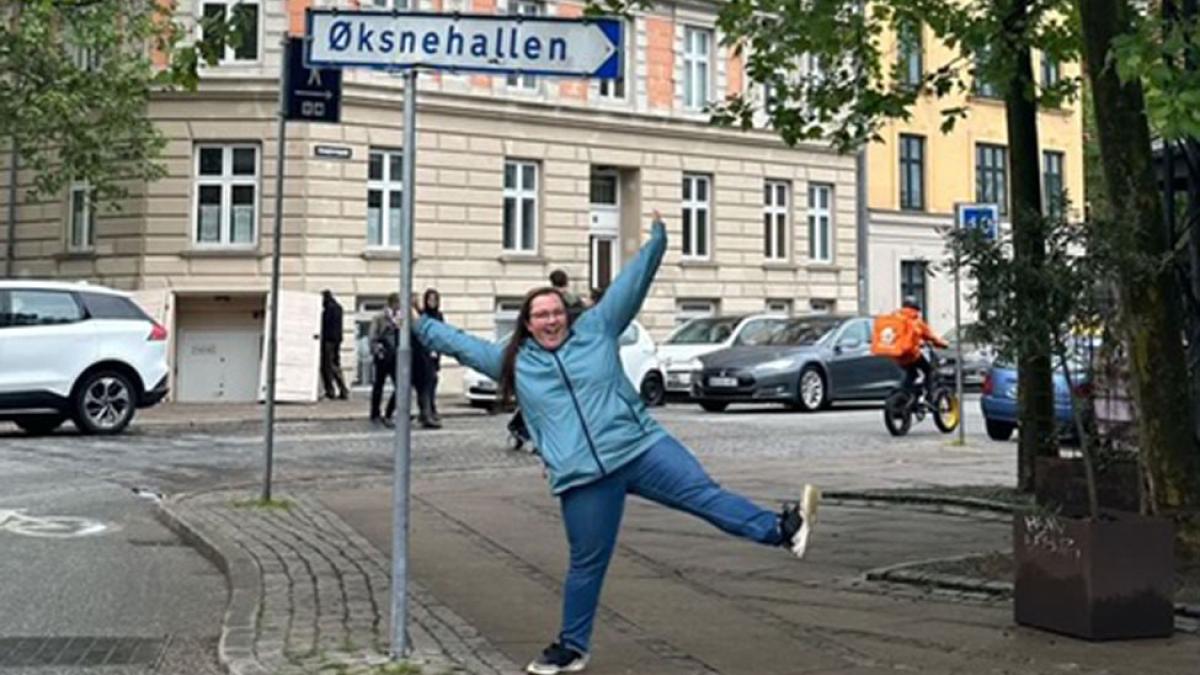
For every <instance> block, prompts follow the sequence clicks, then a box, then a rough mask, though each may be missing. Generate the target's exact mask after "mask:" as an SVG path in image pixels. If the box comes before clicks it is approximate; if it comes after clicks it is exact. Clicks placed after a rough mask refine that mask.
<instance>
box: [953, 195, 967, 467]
mask: <svg viewBox="0 0 1200 675" xmlns="http://www.w3.org/2000/svg"><path fill="white" fill-rule="evenodd" d="M954 227H955V229H958V232H959V233H960V234H961V232H962V207H961V205H955V208H954ZM961 263H962V257H961V256H960V255H959V251H958V250H956V249H955V251H954V335H955V340H954V345H955V351H956V352H958V354H956V356H955V358H954V395H955V396H956V398H958V401H959V444H960V446H965V444H966V443H967V431H966V425H967V416H966V410H967V407H966V405H965V402H964V401H962V283H961V276H962V273H961V271H960V267H959V265H960V264H961Z"/></svg>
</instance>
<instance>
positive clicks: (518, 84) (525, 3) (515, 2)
mask: <svg viewBox="0 0 1200 675" xmlns="http://www.w3.org/2000/svg"><path fill="white" fill-rule="evenodd" d="M544 9H545V8H544V7H543V5H542V3H541V2H538V1H537V0H511V2H509V4H508V13H509V14H520V15H521V16H541V15H542V14H545V13H546V12H545V11H544ZM507 82H508V86H510V87H513V88H516V89H526V90H530V91H535V90H537V86H538V84H537V78H536V77H534V76H533V75H509V76H508V78H507Z"/></svg>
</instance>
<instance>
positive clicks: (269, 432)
mask: <svg viewBox="0 0 1200 675" xmlns="http://www.w3.org/2000/svg"><path fill="white" fill-rule="evenodd" d="M280 45H281V46H282V51H283V58H281V59H280V66H279V131H278V133H276V134H275V135H276V138H278V139H279V140H278V144H277V146H276V149H275V237H274V239H275V241H274V249H273V250H272V251H271V294H270V295H269V296H268V298H267V300H268V302H270V303H271V304H270V306H269V307H268V308H267V311H268V312H269V317H270V318H269V319H268V321H267V325H268V328H267V396H266V398H267V410H266V420H265V421H264V423H263V426H264V427H265V430H264V434H263V435H264V437H265V438H266V452H265V454H266V460H265V466H264V467H263V489H262V500H263V501H264V502H266V501H270V500H271V471H272V468H273V464H274V460H275V361H276V360H277V358H278V353H277V347H278V344H277V343H278V340H279V262H280V257H281V256H282V251H283V171H284V156H285V155H286V154H287V89H288V60H289V59H288V57H287V54H288V38H287V36H286V35H285V36H284V37H283V40H282V41H280Z"/></svg>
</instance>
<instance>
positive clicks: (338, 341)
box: [321, 288, 350, 401]
mask: <svg viewBox="0 0 1200 675" xmlns="http://www.w3.org/2000/svg"><path fill="white" fill-rule="evenodd" d="M342 332H343V330H342V306H341V304H340V303H338V301H337V299H336V298H334V297H333V291H331V290H329V289H328V288H327V289H325V290H324V291H322V292H321V383H322V384H323V385H324V387H325V398H338V399H341V400H343V401H344V400H346V399H348V398H350V389H349V388H348V387H346V378H345V377H344V376H343V375H342ZM335 385H336V386H335Z"/></svg>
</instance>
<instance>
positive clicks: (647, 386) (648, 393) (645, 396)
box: [642, 372, 667, 407]
mask: <svg viewBox="0 0 1200 675" xmlns="http://www.w3.org/2000/svg"><path fill="white" fill-rule="evenodd" d="M666 397H667V390H666V387H664V386H663V379H662V375H659V374H658V373H655V372H650V373H647V374H646V377H645V378H643V379H642V402H643V403H645V404H646V405H648V406H651V407H654V406H660V405H662V404H663V400H664V399H666Z"/></svg>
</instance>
